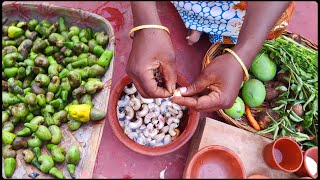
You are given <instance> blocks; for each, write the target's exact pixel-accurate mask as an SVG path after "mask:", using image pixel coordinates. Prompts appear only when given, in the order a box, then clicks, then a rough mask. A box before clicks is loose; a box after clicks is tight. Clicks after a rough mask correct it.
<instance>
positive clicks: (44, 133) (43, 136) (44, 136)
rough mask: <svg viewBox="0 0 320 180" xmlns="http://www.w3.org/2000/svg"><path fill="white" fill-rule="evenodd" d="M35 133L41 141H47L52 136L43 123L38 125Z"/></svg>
mask: <svg viewBox="0 0 320 180" xmlns="http://www.w3.org/2000/svg"><path fill="white" fill-rule="evenodd" d="M36 135H37V136H38V138H39V139H40V140H42V141H49V140H50V139H51V138H52V136H51V133H50V131H49V129H48V128H47V127H46V126H44V125H39V128H38V130H37V131H36Z"/></svg>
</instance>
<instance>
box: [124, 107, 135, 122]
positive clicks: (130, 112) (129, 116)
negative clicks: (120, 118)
mask: <svg viewBox="0 0 320 180" xmlns="http://www.w3.org/2000/svg"><path fill="white" fill-rule="evenodd" d="M125 113H126V119H127V120H131V119H132V118H133V117H134V110H133V109H132V107H130V106H127V107H126V109H125Z"/></svg>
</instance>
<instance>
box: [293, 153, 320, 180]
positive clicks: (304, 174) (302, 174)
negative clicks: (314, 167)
mask: <svg viewBox="0 0 320 180" xmlns="http://www.w3.org/2000/svg"><path fill="white" fill-rule="evenodd" d="M303 154H304V155H303V164H302V166H301V167H300V169H299V170H298V171H297V172H296V174H297V175H298V176H300V177H311V178H313V179H316V178H317V177H318V172H317V173H316V174H315V175H312V174H311V172H310V171H309V169H308V168H307V164H306V157H307V156H308V157H310V158H312V159H313V160H314V161H315V162H316V163H317V164H318V147H312V148H309V149H307V151H305V152H304V153H303Z"/></svg>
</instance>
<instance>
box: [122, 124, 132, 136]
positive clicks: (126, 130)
mask: <svg viewBox="0 0 320 180" xmlns="http://www.w3.org/2000/svg"><path fill="white" fill-rule="evenodd" d="M131 132H132V130H131V129H130V128H129V127H128V126H126V127H125V128H124V133H125V134H126V135H128V134H129V133H131Z"/></svg>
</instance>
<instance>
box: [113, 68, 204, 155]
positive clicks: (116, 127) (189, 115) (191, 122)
mask: <svg viewBox="0 0 320 180" xmlns="http://www.w3.org/2000/svg"><path fill="white" fill-rule="evenodd" d="M130 83H132V80H131V79H130V78H129V76H128V75H127V74H125V75H124V76H122V77H121V78H120V80H119V81H118V82H117V83H116V84H115V86H114V88H113V89H112V90H111V94H110V99H109V113H108V119H109V123H110V126H111V129H112V131H113V133H114V134H115V136H116V137H117V138H118V139H119V141H120V142H121V143H123V144H124V145H125V146H127V147H128V148H130V149H131V150H133V151H135V152H137V153H140V154H144V155H148V156H160V155H164V154H168V153H171V152H173V151H176V150H177V149H179V148H180V147H181V146H183V145H184V144H185V143H186V142H188V140H189V139H190V138H191V137H192V135H193V134H194V132H195V130H196V128H197V126H198V122H199V118H200V113H199V112H197V111H195V110H192V109H188V110H187V111H186V112H184V115H183V117H182V118H181V122H180V125H179V127H178V128H179V130H180V132H181V133H180V136H179V137H178V138H177V139H176V140H175V141H173V142H171V143H169V144H166V145H163V146H156V147H151V146H144V145H141V144H139V143H137V142H135V141H134V140H132V139H130V138H129V137H128V136H127V135H126V134H125V133H124V132H123V130H122V128H121V126H120V124H119V121H118V117H117V111H116V108H117V103H118V100H119V99H120V97H121V96H122V94H123V88H124V87H125V86H126V85H128V84H130ZM177 84H178V86H187V85H188V84H189V82H188V81H187V80H186V79H185V78H184V77H183V76H182V75H181V74H180V73H178V76H177Z"/></svg>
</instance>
